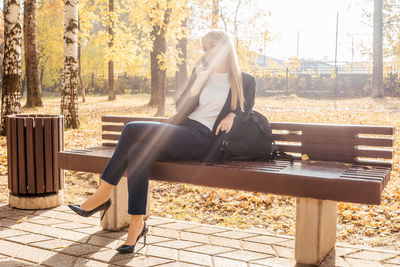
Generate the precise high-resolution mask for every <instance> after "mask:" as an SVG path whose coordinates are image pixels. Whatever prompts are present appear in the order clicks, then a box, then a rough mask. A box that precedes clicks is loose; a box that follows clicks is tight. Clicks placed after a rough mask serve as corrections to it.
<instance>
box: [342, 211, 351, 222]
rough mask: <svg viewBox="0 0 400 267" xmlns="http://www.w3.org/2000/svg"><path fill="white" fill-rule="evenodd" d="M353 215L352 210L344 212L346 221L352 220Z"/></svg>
mask: <svg viewBox="0 0 400 267" xmlns="http://www.w3.org/2000/svg"><path fill="white" fill-rule="evenodd" d="M352 215H353V212H352V211H351V210H345V211H343V212H342V216H343V218H345V219H346V220H351V217H352Z"/></svg>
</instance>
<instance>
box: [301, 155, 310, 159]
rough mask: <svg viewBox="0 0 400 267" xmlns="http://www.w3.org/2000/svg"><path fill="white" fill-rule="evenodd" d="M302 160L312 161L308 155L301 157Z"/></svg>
mask: <svg viewBox="0 0 400 267" xmlns="http://www.w3.org/2000/svg"><path fill="white" fill-rule="evenodd" d="M301 160H310V158H309V157H308V155H307V154H303V155H301Z"/></svg>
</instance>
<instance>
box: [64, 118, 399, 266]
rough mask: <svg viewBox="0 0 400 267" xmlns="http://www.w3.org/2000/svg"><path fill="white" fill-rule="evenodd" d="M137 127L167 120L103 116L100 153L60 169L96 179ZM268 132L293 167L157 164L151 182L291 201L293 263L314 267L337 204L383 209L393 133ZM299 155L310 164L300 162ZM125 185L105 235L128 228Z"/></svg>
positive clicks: (325, 248) (328, 238) (295, 128)
mask: <svg viewBox="0 0 400 267" xmlns="http://www.w3.org/2000/svg"><path fill="white" fill-rule="evenodd" d="M139 120H142V121H143V120H146V121H166V120H167V118H143V117H124V116H103V117H102V123H103V124H102V131H103V133H102V142H103V143H102V146H99V147H92V148H84V149H77V150H69V151H62V152H59V164H60V167H61V168H62V169H67V170H74V171H84V172H93V173H101V172H102V171H103V169H104V167H105V165H106V164H107V162H108V160H109V158H110V157H111V155H112V153H113V150H114V148H115V145H116V142H117V141H118V139H119V135H120V132H121V130H122V129H123V126H124V124H126V123H128V122H130V121H139ZM271 126H272V128H273V133H274V138H275V140H276V141H277V144H278V146H279V148H280V149H281V150H282V151H285V152H288V153H291V154H292V155H294V156H295V157H296V158H297V159H296V160H295V161H294V162H293V163H291V162H290V161H286V160H276V161H274V162H256V161H252V162H226V163H224V164H217V165H210V166H209V165H205V164H202V163H201V162H197V161H181V162H171V161H169V162H154V163H152V164H151V166H150V178H151V179H154V180H160V181H169V182H179V183H189V184H195V185H202V186H209V187H218V188H227V189H237V190H246V191H255V192H263V193H272V194H281V195H289V196H294V197H296V198H297V199H296V242H295V258H296V261H297V262H298V263H302V264H318V263H320V262H321V261H322V260H323V259H324V258H325V256H326V255H327V254H328V253H329V252H330V250H331V249H332V248H334V245H335V240H336V216H337V201H341V202H352V203H361V204H369V205H379V204H380V201H381V194H382V191H383V188H384V187H385V185H386V184H387V182H388V181H389V179H390V171H391V168H392V155H393V143H394V139H393V136H394V128H393V127H390V126H368V125H334V124H311V123H287V122H283V123H277V122H275V123H274V122H272V123H271ZM304 154H306V155H307V156H308V157H309V159H310V160H301V156H302V155H304ZM125 175H126V173H125ZM126 180H127V179H122V180H121V182H120V183H119V184H118V186H117V187H116V188H115V189H114V192H113V193H112V194H113V195H112V199H113V207H112V209H111V210H110V212H108V214H107V215H106V216H105V219H103V221H102V222H101V223H102V226H103V228H104V229H109V230H118V229H120V228H122V227H124V226H126V225H127V224H128V222H129V217H128V215H127V202H128V201H127V192H126V191H127V190H126V188H127V186H126ZM117 196H118V198H117ZM149 196H150V194H149ZM148 203H149V201H148Z"/></svg>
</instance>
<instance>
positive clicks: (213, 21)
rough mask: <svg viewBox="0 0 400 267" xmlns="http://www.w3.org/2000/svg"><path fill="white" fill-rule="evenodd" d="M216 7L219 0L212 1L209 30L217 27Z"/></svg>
mask: <svg viewBox="0 0 400 267" xmlns="http://www.w3.org/2000/svg"><path fill="white" fill-rule="evenodd" d="M218 6H219V0H213V1H212V13H211V29H216V28H217V27H218Z"/></svg>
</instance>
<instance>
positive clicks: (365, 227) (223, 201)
mask: <svg viewBox="0 0 400 267" xmlns="http://www.w3.org/2000/svg"><path fill="white" fill-rule="evenodd" d="M43 100H44V107H42V108H36V109H23V110H22V112H23V113H46V114H59V112H60V99H59V98H57V97H46V98H44V99H43ZM148 100H149V97H148V95H118V96H117V101H113V102H110V101H107V97H106V96H88V97H87V100H86V103H81V102H80V103H79V118H80V122H81V125H80V128H79V129H68V130H66V131H65V148H66V149H73V148H82V147H89V146H96V145H99V144H100V141H101V129H100V126H101V122H100V118H101V115H105V114H115V115H135V116H152V115H153V114H155V112H156V110H155V109H153V108H149V107H147V106H146V103H147V102H148ZM22 103H25V102H24V100H23V101H22ZM255 108H256V109H257V110H258V111H260V112H261V113H263V114H264V115H266V116H267V117H268V118H269V119H270V121H292V122H293V121H294V122H318V123H350V124H370V125H394V126H396V128H398V127H399V126H400V125H399V124H400V112H399V111H400V99H397V98H385V99H380V100H374V99H371V98H361V99H342V100H337V101H334V100H329V99H325V100H324V99H321V100H316V99H305V98H298V97H295V96H288V97H268V98H267V97H259V98H257V99H256V103H255ZM166 112H167V115H172V114H173V113H174V106H173V101H172V99H169V98H168V99H167V108H166ZM395 138H396V140H395V141H396V142H395V143H396V148H395V158H394V162H395V165H394V170H393V172H392V178H391V181H390V182H389V184H388V185H387V186H386V189H385V191H384V193H383V197H382V204H381V205H380V206H368V205H357V204H350V203H338V208H339V212H338V214H339V216H338V227H337V232H338V234H337V236H338V241H341V242H346V243H350V244H359V245H362V244H365V245H370V246H384V247H388V248H392V249H398V248H399V247H400V179H399V134H396V137H395ZM1 175H3V176H4V175H7V148H6V138H5V137H0V176H1ZM97 184H98V175H94V174H88V173H80V172H69V171H67V172H66V177H65V202H66V203H80V202H82V201H83V200H84V199H86V198H87V197H88V196H90V195H91V194H92V193H93V192H94V190H95V188H96V186H97ZM150 185H151V188H152V191H151V192H152V201H151V214H154V215H158V216H165V217H170V218H176V219H181V220H190V221H195V222H204V223H210V224H217V225H224V226H231V227H238V228H252V227H255V228H265V229H267V230H268V231H273V232H275V233H278V234H288V235H294V233H295V232H294V231H295V198H293V197H288V196H278V195H270V194H260V193H254V192H244V191H235V190H223V189H215V188H207V187H201V186H193V185H186V184H175V183H166V182H156V181H151V182H150ZM6 186H7V184H6V179H4V178H3V179H0V203H1V202H3V203H4V202H7V188H6Z"/></svg>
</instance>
